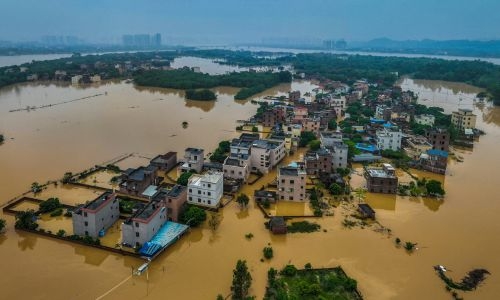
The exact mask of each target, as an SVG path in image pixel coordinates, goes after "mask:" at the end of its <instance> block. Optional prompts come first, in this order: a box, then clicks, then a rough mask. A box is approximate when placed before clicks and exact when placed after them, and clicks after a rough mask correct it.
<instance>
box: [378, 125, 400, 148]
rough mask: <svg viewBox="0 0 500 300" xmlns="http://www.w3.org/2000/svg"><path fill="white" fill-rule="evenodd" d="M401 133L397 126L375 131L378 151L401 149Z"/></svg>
mask: <svg viewBox="0 0 500 300" xmlns="http://www.w3.org/2000/svg"><path fill="white" fill-rule="evenodd" d="M402 136H403V133H402V132H401V129H399V127H397V126H384V127H383V128H382V129H380V130H378V131H377V147H378V148H379V149H380V150H388V149H389V150H394V151H398V150H400V149H401V137H402Z"/></svg>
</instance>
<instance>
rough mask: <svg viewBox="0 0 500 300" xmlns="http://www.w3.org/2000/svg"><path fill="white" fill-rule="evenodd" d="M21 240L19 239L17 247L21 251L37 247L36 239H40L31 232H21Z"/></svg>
mask: <svg viewBox="0 0 500 300" xmlns="http://www.w3.org/2000/svg"><path fill="white" fill-rule="evenodd" d="M19 237H20V240H18V241H17V247H19V249H20V250H21V251H26V250H28V249H29V250H33V249H35V246H36V241H37V240H38V237H36V236H34V235H33V234H29V233H24V232H23V233H19Z"/></svg>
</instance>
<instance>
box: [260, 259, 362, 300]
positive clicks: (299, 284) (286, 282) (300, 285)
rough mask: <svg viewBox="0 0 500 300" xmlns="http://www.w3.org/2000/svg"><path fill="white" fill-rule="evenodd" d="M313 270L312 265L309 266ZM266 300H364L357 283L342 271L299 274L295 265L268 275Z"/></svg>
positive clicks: (328, 270)
mask: <svg viewBox="0 0 500 300" xmlns="http://www.w3.org/2000/svg"><path fill="white" fill-rule="evenodd" d="M309 266H310V264H309ZM264 299H265V300H275V299H276V300H277V299H284V300H288V299H290V300H291V299H361V297H360V295H359V294H358V292H357V282H356V280H354V279H352V278H349V277H348V276H347V275H346V274H345V273H344V271H343V270H342V269H341V268H340V267H338V268H334V269H318V270H314V269H311V268H307V269H304V270H297V268H295V266H293V265H287V266H285V267H284V268H283V269H282V270H281V271H280V272H279V275H278V272H277V271H276V270H275V269H273V268H271V269H269V271H268V272H267V288H266V294H265V296H264Z"/></svg>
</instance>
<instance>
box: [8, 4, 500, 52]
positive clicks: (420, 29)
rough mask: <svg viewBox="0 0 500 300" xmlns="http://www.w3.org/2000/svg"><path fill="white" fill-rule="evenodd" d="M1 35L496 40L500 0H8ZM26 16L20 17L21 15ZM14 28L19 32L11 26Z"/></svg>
mask: <svg viewBox="0 0 500 300" xmlns="http://www.w3.org/2000/svg"><path fill="white" fill-rule="evenodd" d="M4 2H5V3H3V5H2V10H3V11H4V15H5V16H4V17H3V18H2V19H1V20H0V25H2V26H0V40H3V41H13V42H27V41H40V40H41V39H42V37H43V36H76V37H78V38H79V39H82V40H84V41H85V42H87V43H106V44H119V43H120V42H121V41H122V36H123V35H126V34H154V33H160V34H161V35H162V38H163V41H164V44H232V43H257V42H261V41H263V40H266V39H295V40H307V39H310V40H322V39H345V40H347V41H367V40H371V39H376V38H382V37H386V38H390V39H394V40H421V39H435V40H455V39H471V40H491V39H499V38H500V33H499V32H498V31H497V30H496V28H499V27H500V21H499V20H498V18H496V17H495V12H496V11H498V9H500V3H498V2H495V1H493V0H481V1H478V3H476V4H475V5H474V6H470V5H469V3H468V2H467V1H450V0H446V1H440V2H439V3H435V2H434V1H430V0H424V1H419V2H415V1H409V0H401V1H389V0H381V1H377V2H372V1H366V0H354V1H347V0H339V1H324V0H314V1H310V2H308V3H304V2H302V1H294V0H292V1H283V0H275V1H263V0H256V1H251V2H250V1H228V0H222V1H217V2H209V3H208V2H205V1H201V0H192V1H171V2H169V3H164V2H162V1H148V2H147V5H145V4H140V3H137V2H132V1H123V2H121V3H120V6H119V7H118V6H116V5H115V4H116V3H114V2H111V1H99V2H97V1H93V0H91V1H85V2H84V1H72V2H61V3H60V2H59V1H55V0H49V1H44V2H43V3H39V2H36V1H24V2H21V3H19V2H15V1H12V0H6V1H4ZM20 13H22V14H23V16H24V17H23V18H18V16H19V14H20ZM13 28H15V30H12V29H13Z"/></svg>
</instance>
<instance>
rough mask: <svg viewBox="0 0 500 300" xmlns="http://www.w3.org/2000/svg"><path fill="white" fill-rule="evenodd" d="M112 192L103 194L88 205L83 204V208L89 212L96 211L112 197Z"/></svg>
mask: <svg viewBox="0 0 500 300" xmlns="http://www.w3.org/2000/svg"><path fill="white" fill-rule="evenodd" d="M112 194H113V193H112V192H109V191H108V192H104V193H103V194H101V195H100V196H98V197H97V198H95V199H94V200H92V201H90V202H89V203H87V204H85V205H84V206H83V208H87V209H90V210H96V209H98V208H99V207H100V206H101V205H102V204H104V203H105V202H106V200H108V199H109V197H110V196H111V195H112Z"/></svg>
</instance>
